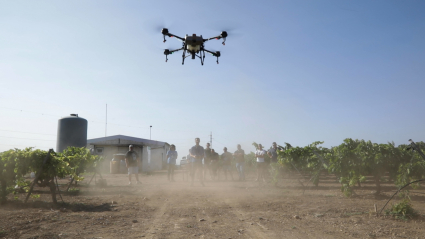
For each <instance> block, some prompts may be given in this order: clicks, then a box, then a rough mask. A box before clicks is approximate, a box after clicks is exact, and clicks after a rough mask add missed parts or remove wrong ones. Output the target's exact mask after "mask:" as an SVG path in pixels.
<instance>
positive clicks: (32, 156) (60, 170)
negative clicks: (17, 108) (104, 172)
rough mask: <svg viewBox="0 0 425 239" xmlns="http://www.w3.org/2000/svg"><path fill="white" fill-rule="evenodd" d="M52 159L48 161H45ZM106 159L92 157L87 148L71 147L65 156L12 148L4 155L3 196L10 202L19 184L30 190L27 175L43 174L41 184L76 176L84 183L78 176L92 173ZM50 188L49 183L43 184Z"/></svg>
mask: <svg viewBox="0 0 425 239" xmlns="http://www.w3.org/2000/svg"><path fill="white" fill-rule="evenodd" d="M47 157H48V159H49V160H48V161H47V163H46V164H44V165H43V162H44V161H45V159H46V158H47ZM100 160H102V159H101V158H100V157H98V156H96V155H91V154H90V151H89V150H88V149H86V148H75V147H69V148H68V149H66V150H64V152H63V153H55V152H52V153H50V155H49V151H45V150H40V149H37V150H34V149H33V148H26V149H23V150H20V149H11V150H8V151H5V152H2V153H0V186H1V190H0V196H1V200H2V201H4V200H6V196H7V194H9V193H10V192H12V191H13V190H10V189H11V188H14V186H15V185H18V187H19V188H22V189H24V190H26V189H27V188H28V185H29V183H27V182H25V181H24V178H23V177H24V175H26V174H28V173H30V172H35V174H36V175H39V181H40V182H43V181H45V182H47V181H52V180H53V178H54V177H61V178H63V177H65V176H67V175H72V176H74V177H75V179H76V180H82V179H84V178H83V177H79V176H78V175H79V174H81V173H84V172H86V171H92V170H94V168H95V167H96V165H97V163H99V161H100ZM42 185H43V186H47V184H42Z"/></svg>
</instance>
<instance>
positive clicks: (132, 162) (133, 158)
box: [125, 145, 140, 185]
mask: <svg viewBox="0 0 425 239" xmlns="http://www.w3.org/2000/svg"><path fill="white" fill-rule="evenodd" d="M128 149H129V150H128V152H127V153H126V154H125V164H126V166H127V168H128V184H129V185H131V175H132V174H134V175H135V177H136V181H137V182H136V183H137V184H140V181H139V175H138V173H139V155H138V154H137V153H136V152H135V151H134V150H133V145H129V146H128Z"/></svg>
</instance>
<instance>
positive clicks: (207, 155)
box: [204, 143, 212, 181]
mask: <svg viewBox="0 0 425 239" xmlns="http://www.w3.org/2000/svg"><path fill="white" fill-rule="evenodd" d="M204 152H205V156H204V181H205V180H206V177H207V172H209V174H210V177H211V179H212V174H211V148H210V143H207V145H206V147H205V149H204Z"/></svg>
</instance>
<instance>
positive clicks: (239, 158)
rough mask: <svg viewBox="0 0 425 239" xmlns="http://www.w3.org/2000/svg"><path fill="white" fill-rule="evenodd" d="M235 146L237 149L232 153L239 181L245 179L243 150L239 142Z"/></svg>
mask: <svg viewBox="0 0 425 239" xmlns="http://www.w3.org/2000/svg"><path fill="white" fill-rule="evenodd" d="M237 148H238V150H236V151H235V153H234V154H233V156H234V157H235V159H236V170H237V171H238V173H239V181H245V172H244V167H245V151H244V150H243V149H242V148H241V145H240V144H238V146H237Z"/></svg>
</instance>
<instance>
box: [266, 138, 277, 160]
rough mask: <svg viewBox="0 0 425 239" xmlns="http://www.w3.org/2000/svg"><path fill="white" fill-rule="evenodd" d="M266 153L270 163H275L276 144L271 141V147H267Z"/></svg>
mask: <svg viewBox="0 0 425 239" xmlns="http://www.w3.org/2000/svg"><path fill="white" fill-rule="evenodd" d="M267 154H268V155H269V157H270V160H271V163H277V144H276V142H273V144H272V147H271V148H270V149H269V151H268V152H267Z"/></svg>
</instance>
